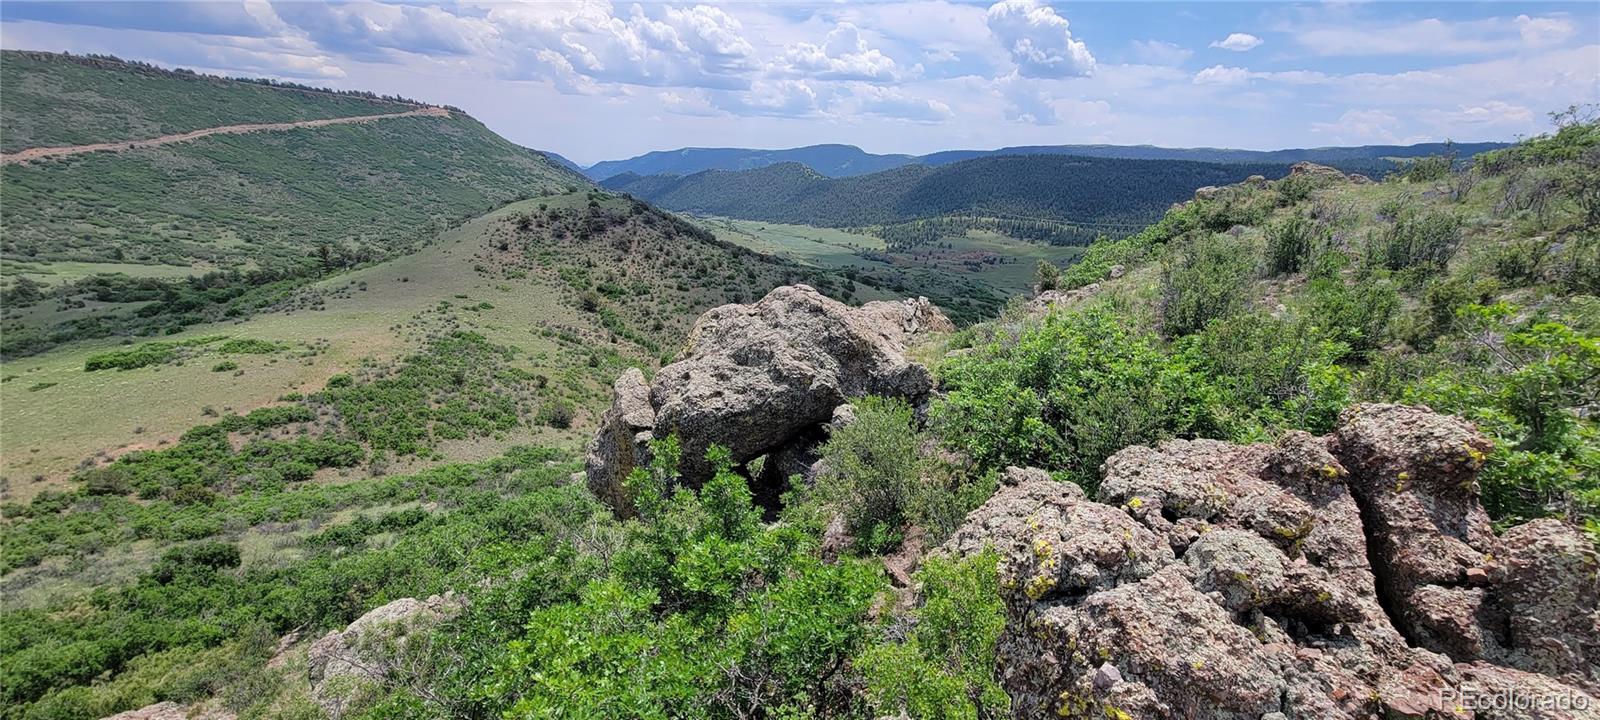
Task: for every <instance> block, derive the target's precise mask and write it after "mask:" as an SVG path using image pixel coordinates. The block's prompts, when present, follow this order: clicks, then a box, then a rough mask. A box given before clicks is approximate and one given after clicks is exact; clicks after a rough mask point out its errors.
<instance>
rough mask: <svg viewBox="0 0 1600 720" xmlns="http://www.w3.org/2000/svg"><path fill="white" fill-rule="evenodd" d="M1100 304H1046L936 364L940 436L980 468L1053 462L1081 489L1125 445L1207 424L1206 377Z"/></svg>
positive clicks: (1210, 426) (1210, 425) (935, 415)
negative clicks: (1052, 308)
mask: <svg viewBox="0 0 1600 720" xmlns="http://www.w3.org/2000/svg"><path fill="white" fill-rule="evenodd" d="M1130 325H1131V323H1129V322H1127V321H1126V320H1125V319H1124V318H1121V317H1119V316H1117V315H1115V314H1113V313H1111V312H1110V311H1108V310H1106V309H1105V308H1103V307H1091V308H1088V309H1086V310H1083V311H1078V312H1061V311H1058V312H1054V313H1051V314H1050V315H1049V316H1047V317H1046V318H1045V319H1044V320H1043V321H1042V322H1040V323H1038V324H1034V325H1028V326H1025V327H1023V328H1022V329H1021V330H1020V331H1019V333H1018V334H1017V335H1016V336H1014V337H1013V336H1011V335H1009V334H1005V333H1002V334H1000V335H998V336H996V337H995V338H994V339H993V340H992V341H991V342H990V343H989V344H987V345H985V346H981V347H978V348H975V349H974V352H972V353H970V354H968V355H963V356H958V357H954V358H949V359H947V360H946V361H945V363H944V364H943V365H942V366H941V367H940V369H939V375H940V380H941V383H942V385H943V386H944V387H945V388H946V389H947V393H946V395H945V397H944V398H942V399H941V400H939V401H938V402H936V403H935V405H934V407H933V411H932V423H933V426H934V428H935V430H936V431H937V434H938V436H939V437H940V438H941V439H942V440H943V441H944V442H945V443H947V444H949V445H950V446H952V447H953V448H954V449H956V450H959V451H961V452H964V453H966V454H967V455H968V456H969V457H971V458H972V459H973V460H974V461H976V462H977V463H978V466H979V468H980V469H982V470H988V469H1000V468H1004V467H1005V466H1007V465H1019V466H1029V465H1032V466H1037V467H1042V468H1046V469H1049V470H1055V471H1061V472H1063V473H1064V474H1065V476H1066V477H1067V478H1068V479H1070V480H1072V481H1074V482H1077V483H1079V484H1081V485H1084V486H1085V487H1087V488H1093V487H1094V486H1095V485H1096V484H1097V483H1098V482H1099V469H1100V463H1101V462H1103V461H1104V460H1105V459H1106V458H1107V457H1109V456H1110V455H1111V454H1112V453H1114V452H1116V451H1118V450H1121V449H1122V448H1124V447H1127V446H1129V445H1136V444H1141V443H1152V442H1157V441H1160V440H1163V439H1167V438H1170V437H1174V436H1178V435H1188V434H1194V433H1199V432H1214V431H1215V430H1216V424H1215V422H1214V419H1213V417H1212V416H1211V413H1210V408H1209V402H1210V401H1211V395H1210V391H1209V390H1208V388H1207V387H1206V385H1207V384H1206V382H1205V379H1204V378H1203V377H1202V376H1200V375H1199V374H1197V373H1195V372H1194V371H1193V370H1191V369H1190V368H1189V366H1188V365H1187V363H1186V361H1184V360H1183V359H1181V358H1173V357H1168V356H1167V355H1165V354H1164V353H1163V352H1162V349H1161V346H1160V345H1159V343H1158V341H1157V340H1156V339H1155V338H1153V337H1150V336H1147V335H1143V334H1139V333H1137V332H1135V331H1132V330H1130V329H1129V328H1130Z"/></svg>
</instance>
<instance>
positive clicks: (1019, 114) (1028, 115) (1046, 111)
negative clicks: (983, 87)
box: [994, 73, 1061, 125]
mask: <svg viewBox="0 0 1600 720" xmlns="http://www.w3.org/2000/svg"><path fill="white" fill-rule="evenodd" d="M994 89H995V91H996V92H998V93H999V94H1000V96H1001V97H1002V98H1004V99H1005V101H1006V104H1005V118H1006V119H1007V120H1010V121H1011V122H1017V123H1023V124H1027V125H1057V124H1059V123H1060V122H1061V118H1060V117H1059V116H1057V115H1056V109H1055V107H1054V106H1053V105H1051V98H1050V97H1049V96H1048V95H1046V94H1045V92H1044V91H1043V89H1042V88H1041V87H1040V83H1039V82H1038V81H1036V80H1032V79H1029V78H1024V77H1021V76H1019V75H1018V74H1017V73H1012V74H1011V75H1009V76H1007V77H1003V78H999V79H998V80H995V82H994Z"/></svg>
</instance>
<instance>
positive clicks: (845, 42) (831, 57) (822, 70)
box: [778, 23, 899, 82]
mask: <svg viewBox="0 0 1600 720" xmlns="http://www.w3.org/2000/svg"><path fill="white" fill-rule="evenodd" d="M778 67H779V69H781V70H782V71H785V72H789V73H792V74H798V75H805V76H808V77H814V78H817V79H819V80H863V81H872V82H889V81H892V80H895V79H897V78H898V77H899V73H898V72H897V71H896V68H895V63H894V59H893V58H891V57H889V56H887V55H885V54H883V52H882V51H880V50H878V49H876V48H872V47H868V46H867V41H866V39H865V38H863V37H862V36H861V31H860V29H858V28H857V27H856V26H855V25H852V24H850V23H839V25H838V26H837V27H835V28H834V29H833V30H832V31H831V32H829V33H828V37H827V39H826V40H825V41H824V42H823V43H822V44H821V45H813V44H811V43H797V44H795V45H793V46H791V47H790V48H789V49H788V50H786V51H785V52H784V54H783V57H782V58H780V59H779V61H778Z"/></svg>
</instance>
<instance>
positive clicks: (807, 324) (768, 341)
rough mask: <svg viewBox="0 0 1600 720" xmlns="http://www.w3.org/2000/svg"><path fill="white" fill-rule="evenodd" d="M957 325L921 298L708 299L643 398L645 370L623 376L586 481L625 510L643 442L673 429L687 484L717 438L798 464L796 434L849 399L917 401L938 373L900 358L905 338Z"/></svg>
mask: <svg viewBox="0 0 1600 720" xmlns="http://www.w3.org/2000/svg"><path fill="white" fill-rule="evenodd" d="M953 329H954V326H953V325H951V323H950V321H949V320H948V319H947V318H945V316H944V315H943V314H942V313H940V312H939V310H938V308H936V307H934V306H933V305H932V304H931V303H929V302H928V301H927V299H926V298H917V299H915V300H905V301H901V302H872V303H867V304H866V305H863V306H861V307H859V308H852V307H850V306H848V305H845V304H844V303H841V302H838V301H836V300H831V299H829V298H827V297H824V296H823V295H822V294H821V293H818V292H817V291H816V290H813V289H812V288H810V287H807V286H805V285H792V286H787V287H781V288H778V289H776V290H773V291H772V292H770V293H768V294H767V296H766V297H764V298H762V299H761V300H760V301H758V302H756V303H753V304H750V305H723V306H721V307H718V308H713V309H712V310H710V311H708V312H706V314H704V315H702V316H701V317H700V319H699V320H698V321H697V322H696V323H695V325H694V328H693V330H691V331H690V333H689V339H688V343H687V347H686V348H685V349H684V350H683V352H682V353H680V354H679V356H678V360H677V361H676V362H673V363H672V364H670V365H668V366H666V367H664V368H662V369H661V371H660V372H658V373H657V374H656V377H655V381H654V382H653V383H651V384H650V386H649V397H648V401H647V402H646V401H644V400H643V399H642V396H641V393H640V391H639V385H640V384H642V376H640V377H637V378H625V379H619V380H618V387H617V391H616V400H615V402H614V403H613V406H612V409H611V410H610V411H608V412H607V413H606V420H605V421H604V422H602V427H601V430H600V432H599V434H597V435H596V437H595V440H594V442H593V443H591V444H590V448H589V460H588V467H587V470H588V477H589V487H590V488H591V489H593V490H594V491H595V494H596V495H598V496H600V497H601V498H603V499H606V500H607V501H609V502H611V503H612V505H613V507H614V508H617V509H618V510H619V511H623V512H625V511H626V508H625V507H624V505H625V503H624V502H623V498H624V497H625V494H624V491H623V489H622V483H623V481H624V480H625V479H626V478H627V472H628V471H630V470H631V469H632V467H635V466H637V465H638V464H639V463H640V462H644V461H645V460H646V459H647V457H648V450H647V448H646V445H645V444H646V443H647V442H648V441H649V440H651V439H652V438H663V437H666V436H668V435H670V434H674V433H675V434H676V435H677V436H678V440H679V442H680V444H681V446H682V449H683V455H682V461H681V467H680V468H679V472H680V475H681V476H682V477H683V478H684V479H685V480H686V481H687V482H689V483H691V484H698V483H700V482H702V481H704V480H705V479H706V478H707V477H709V475H710V473H711V466H710V463H708V462H707V461H706V459H705V453H706V449H707V448H709V447H710V446H712V445H720V446H723V447H726V448H727V449H728V450H729V451H730V452H731V454H732V460H733V462H734V463H735V464H738V465H743V464H744V463H747V462H749V461H751V460H754V459H756V458H758V457H762V456H764V455H768V454H769V453H773V452H775V451H784V452H783V453H782V454H783V456H784V460H785V462H784V468H785V470H787V469H789V468H790V467H791V466H798V463H799V461H800V460H803V459H804V458H805V457H806V452H805V449H806V448H804V447H796V443H797V442H798V443H801V444H805V445H809V444H811V443H813V442H814V440H815V438H816V437H817V434H816V433H817V432H818V431H820V430H821V429H822V428H823V426H824V425H825V424H827V423H828V422H829V421H830V420H832V419H833V415H834V410H835V408H837V407H839V406H840V405H842V404H845V403H847V402H848V401H849V400H850V399H852V398H857V397H861V396H864V395H883V396H890V397H899V398H904V399H906V400H908V401H911V402H913V403H917V402H921V401H923V400H924V399H925V398H926V397H927V395H928V393H929V392H930V391H931V390H932V389H933V378H932V376H931V375H930V374H929V372H928V369H927V368H926V367H923V366H922V365H920V364H918V363H915V362H912V361H911V360H909V359H907V358H906V357H905V351H906V347H907V345H908V344H909V343H910V342H911V341H912V340H913V339H914V338H916V337H918V336H920V335H923V334H925V333H929V332H944V331H949V330H953ZM808 433H810V434H811V439H809V440H808V439H807V437H806V436H807V434H808ZM791 458H793V459H794V460H793V461H791V460H790V459H791Z"/></svg>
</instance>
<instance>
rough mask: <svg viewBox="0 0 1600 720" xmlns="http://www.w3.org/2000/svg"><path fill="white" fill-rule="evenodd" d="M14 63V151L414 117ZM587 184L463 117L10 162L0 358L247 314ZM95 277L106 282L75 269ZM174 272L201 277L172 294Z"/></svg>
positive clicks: (360, 100)
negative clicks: (70, 133) (58, 138)
mask: <svg viewBox="0 0 1600 720" xmlns="http://www.w3.org/2000/svg"><path fill="white" fill-rule="evenodd" d="M4 68H5V72H6V73H7V77H6V80H5V82H6V87H7V102H6V104H5V105H6V111H5V112H6V114H5V116H4V122H5V123H6V124H5V126H4V127H3V128H0V130H4V131H5V132H4V134H5V135H7V136H8V137H10V138H12V139H15V138H16V137H17V136H18V135H22V136H27V135H28V133H29V132H32V131H30V130H28V128H30V127H75V128H80V129H81V130H82V132H83V133H84V135H82V136H81V137H75V138H68V139H67V140H69V141H76V140H103V139H105V138H107V137H112V138H115V137H121V136H123V135H125V134H132V135H135V136H139V137H144V136H145V133H147V132H163V131H168V130H186V129H193V128H196V127H206V126H210V125H211V124H212V123H236V122H247V123H258V122H263V121H278V120H292V119H304V118H324V117H346V116H351V115H367V114H374V113H377V112H388V111H393V110H394V109H396V108H402V109H403V108H408V107H411V106H409V105H399V104H396V103H393V102H386V101H378V100H374V99H371V98H367V97H364V96H361V95H339V94H331V93H323V92H317V91H310V90H302V89H297V88H281V87H274V86H268V85H263V84H259V83H252V82H243V81H235V80H225V79H221V78H213V77H207V76H198V75H193V74H189V73H183V72H171V71H162V70H156V69H153V68H148V67H144V66H127V65H123V64H121V63H116V62H109V61H93V60H85V59H82V58H68V57H64V56H49V55H40V54H24V53H8V54H7V55H6V56H5V63H4ZM12 88H21V90H18V91H17V92H16V94H13V91H12ZM57 96H61V97H65V98H69V99H73V98H76V100H70V101H65V102H53V101H51V98H54V97H57ZM186 109H192V110H193V112H192V113H189V112H186ZM117 121H125V124H124V125H118V124H117ZM13 123H15V124H16V126H17V127H18V128H19V130H18V131H17V132H16V133H13V132H12V124H13ZM29 142H35V140H30V141H29ZM586 186H588V183H587V181H586V180H584V179H583V178H582V176H580V175H578V174H577V173H574V172H572V171H570V170H568V169H566V168H564V167H561V166H559V165H558V164H556V163H554V162H553V161H551V160H550V159H549V158H547V157H546V156H545V155H543V154H542V153H538V152H536V151H532V150H528V149H526V148H522V147H519V146H517V145H515V144H512V143H511V142H509V141H506V140H505V139H504V138H501V137H500V136H498V135H496V134H494V133H493V132H491V131H490V130H488V129H487V128H485V127H484V126H483V125H482V124H481V123H479V122H477V121H476V120H474V119H472V118H471V117H468V116H466V115H464V114H461V113H459V112H452V113H450V114H449V115H448V116H447V117H403V118H393V119H385V120H378V121H374V122H370V123H362V124H347V125H330V126H323V127H315V128H296V129H290V130H273V131H263V132H253V133H248V134H238V135H214V136H209V137H204V138H200V139H197V140H193V141H189V142H183V143H176V144H170V145H163V146H157V147H140V148H137V149H128V150H122V151H118V152H99V153H90V154H83V155H74V156H70V157H62V158H57V159H50V160H38V161H33V162H27V163H21V164H15V163H8V164H6V165H4V166H0V204H3V205H4V206H5V208H6V213H5V218H4V224H5V232H4V237H3V239H0V262H4V263H5V265H4V268H5V269H6V273H5V278H4V285H3V289H4V292H5V300H6V303H5V304H6V308H5V312H6V314H5V317H4V320H3V323H4V325H3V328H4V330H5V332H4V335H3V339H0V355H3V356H6V357H18V356H22V355H28V354H33V353H37V352H40V351H42V350H45V349H48V348H50V347H53V346H55V345H58V344H60V343H63V342H70V341H72V340H75V339H82V338H94V337H107V336H114V335H152V334H159V333H168V332H175V331H177V330H180V329H181V328H183V327H187V326H190V325H194V324H196V323H202V322H208V321H215V320H219V319H222V318H224V317H242V316H245V315H248V314H249V313H251V312H254V311H255V310H257V309H260V308H261V307H265V306H268V305H271V304H272V303H274V302H277V301H278V300H279V299H281V297H282V296H283V295H284V294H285V293H287V292H288V291H290V290H292V289H293V288H294V287H297V286H299V285H301V284H304V283H305V282H307V281H309V280H311V279H314V278H317V277H321V276H324V275H327V274H329V273H334V272H339V271H342V270H345V269H348V268H351V267H354V266H358V265H360V264H363V263H368V262H372V261H375V260H378V259H382V258H386V257H391V256H394V255H398V254H402V253H405V252H410V251H412V250H414V249H416V248H417V247H419V246H421V245H422V244H423V243H425V242H427V241H428V240H430V239H431V238H433V237H435V236H436V235H437V234H438V233H440V232H441V231H443V230H445V229H446V228H449V227H451V226H452V225H455V224H458V223H460V222H462V221H464V220H466V219H468V218H471V217H473V216H476V215H479V214H482V213H484V212H487V211H489V210H491V209H493V208H496V207H499V206H501V205H504V204H505V203H508V202H511V201H514V200H518V199H522V198H528V197H533V196H537V195H548V194H554V193H565V192H571V191H574V190H577V189H579V188H581V187H586ZM85 267H95V268H96V269H97V271H103V274H95V275H84V274H83V273H81V272H74V271H71V270H68V269H67V268H85ZM160 268H165V269H160ZM172 275H180V276H191V277H188V278H187V279H181V280H171V279H168V280H160V279H153V278H163V277H170V276H172Z"/></svg>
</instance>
